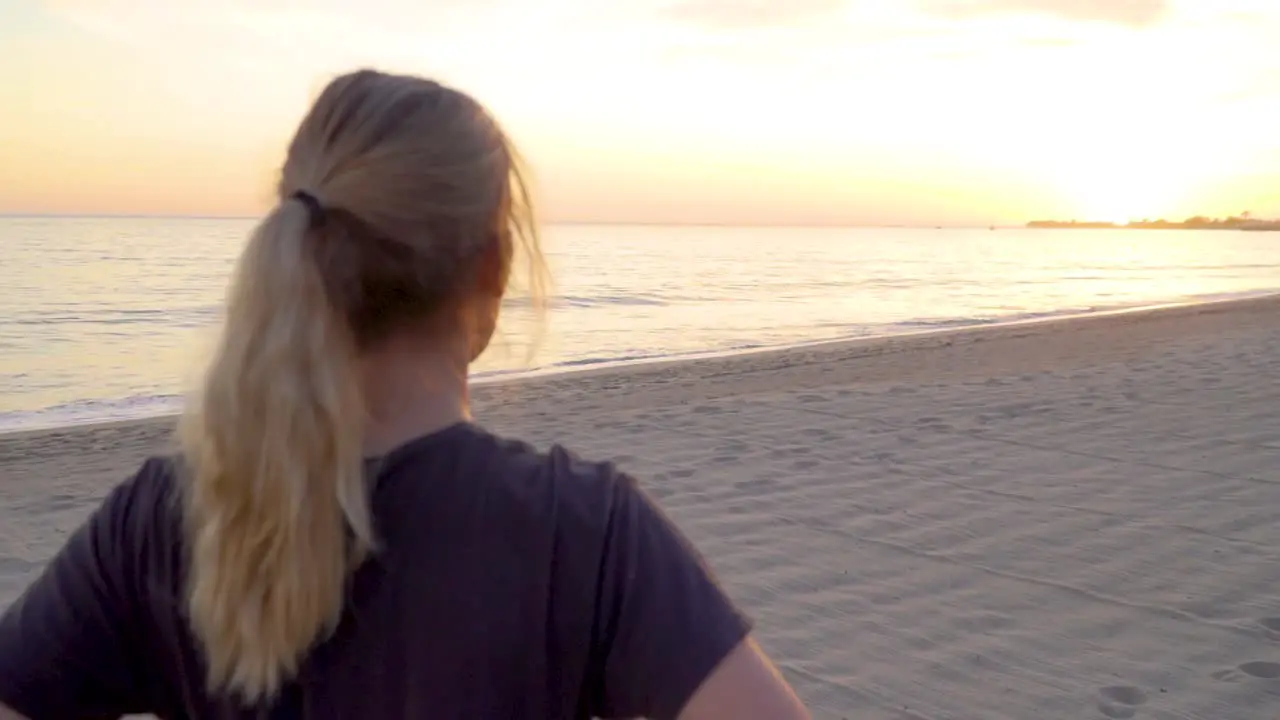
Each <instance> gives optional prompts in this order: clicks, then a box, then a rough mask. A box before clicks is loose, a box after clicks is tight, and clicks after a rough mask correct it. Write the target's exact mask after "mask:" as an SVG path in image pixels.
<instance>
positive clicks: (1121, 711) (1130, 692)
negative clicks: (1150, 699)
mask: <svg viewBox="0 0 1280 720" xmlns="http://www.w3.org/2000/svg"><path fill="white" fill-rule="evenodd" d="M1146 702H1147V694H1146V693H1145V692H1143V691H1142V690H1140V689H1138V688H1136V687H1133V686H1132V685H1113V686H1111V687H1104V688H1102V689H1101V690H1099V691H1098V710H1100V711H1101V712H1102V714H1103V715H1106V716H1107V717H1109V718H1115V719H1116V720H1126V718H1131V717H1133V716H1134V715H1136V714H1137V712H1138V708H1139V707H1141V706H1142V705H1145V704H1146Z"/></svg>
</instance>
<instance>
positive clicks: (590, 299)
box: [502, 295, 670, 309]
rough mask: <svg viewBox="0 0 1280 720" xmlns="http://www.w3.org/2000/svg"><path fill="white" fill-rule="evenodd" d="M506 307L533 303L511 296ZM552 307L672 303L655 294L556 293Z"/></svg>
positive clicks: (632, 305)
mask: <svg viewBox="0 0 1280 720" xmlns="http://www.w3.org/2000/svg"><path fill="white" fill-rule="evenodd" d="M502 304H503V305H504V306H505V307H506V308H509V309H510V308H528V307H530V306H531V305H532V303H531V302H530V300H529V298H526V297H519V296H514V297H509V298H507V299H505V300H503V301H502ZM548 304H549V305H550V306H551V307H552V308H578V309H583V308H595V307H642V306H648V307H664V306H666V305H669V304H670V301H669V300H668V299H667V298H663V297H658V296H655V295H556V296H554V297H551V298H548Z"/></svg>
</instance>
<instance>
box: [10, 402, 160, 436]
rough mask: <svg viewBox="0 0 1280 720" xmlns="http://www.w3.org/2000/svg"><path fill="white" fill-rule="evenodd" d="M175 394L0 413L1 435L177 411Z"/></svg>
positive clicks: (131, 418) (133, 418) (66, 404)
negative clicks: (2, 433)
mask: <svg viewBox="0 0 1280 720" xmlns="http://www.w3.org/2000/svg"><path fill="white" fill-rule="evenodd" d="M181 408H182V398H181V396H178V395H137V396H133V397H127V398H117V399H111V400H75V401H72V402H68V403H62V404H59V405H54V406H52V407H47V408H42V409H40V410H12V411H9V412H0V432H15V431H19V430H42V429H48V428H57V427H64V426H68V425H86V424H90V423H99V422H111V421H113V420H137V419H140V418H148V417H157V416H161V415H169V414H172V413H176V412H178V411H179V410H180V409H181Z"/></svg>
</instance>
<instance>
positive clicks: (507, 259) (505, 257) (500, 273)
mask: <svg viewBox="0 0 1280 720" xmlns="http://www.w3.org/2000/svg"><path fill="white" fill-rule="evenodd" d="M510 276H511V242H510V241H509V240H507V241H504V240H503V239H502V238H500V237H494V238H493V239H492V240H491V241H490V242H488V243H485V249H484V252H483V253H481V255H480V261H479V262H478V263H476V286H475V287H476V290H477V292H479V293H480V294H481V295H483V296H485V297H490V298H500V297H502V296H503V295H504V294H505V293H506V291H507V281H508V280H509V279H510Z"/></svg>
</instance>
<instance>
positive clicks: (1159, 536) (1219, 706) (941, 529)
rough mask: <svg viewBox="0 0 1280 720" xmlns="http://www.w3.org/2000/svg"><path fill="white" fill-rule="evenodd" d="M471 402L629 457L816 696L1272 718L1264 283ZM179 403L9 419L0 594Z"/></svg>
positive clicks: (1277, 395) (160, 438) (1016, 712)
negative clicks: (59, 421)
mask: <svg viewBox="0 0 1280 720" xmlns="http://www.w3.org/2000/svg"><path fill="white" fill-rule="evenodd" d="M474 395H475V398H474V401H475V402H474V405H475V414H476V417H477V419H478V420H479V421H481V422H482V423H484V424H486V425H488V426H489V427H490V428H492V429H494V430H495V431H498V432H502V433H507V434H511V435H515V436H520V437H523V438H525V439H528V440H530V441H532V442H534V443H535V444H538V445H544V446H545V445H546V444H548V443H550V442H552V441H558V442H563V443H565V444H566V445H568V446H570V447H572V448H574V449H575V450H577V451H578V452H580V453H581V454H584V455H587V456H592V457H596V458H601V459H609V458H611V459H614V460H616V461H617V462H618V463H619V464H620V466H621V467H622V468H623V469H625V470H627V471H629V472H631V473H632V474H634V475H636V476H637V477H639V478H641V480H642V482H643V483H644V484H645V485H646V486H647V487H648V488H649V489H650V491H651V492H652V493H653V494H654V495H655V496H656V497H658V498H659V499H660V500H661V502H662V503H663V504H664V506H665V507H666V508H667V510H668V511H669V512H670V514H671V515H672V516H673V517H674V518H675V519H676V520H677V521H678V522H679V523H680V524H681V526H682V527H683V528H684V529H685V530H686V531H687V533H688V534H689V535H690V536H691V537H692V538H693V539H694V541H695V542H696V543H697V544H698V546H699V547H700V548H701V549H702V550H703V552H704V553H705V554H706V556H707V558H708V561H709V562H710V564H711V566H712V567H713V568H714V570H715V571H716V573H717V574H718V575H719V576H720V578H721V579H722V580H723V581H724V583H725V584H726V586H727V587H728V589H729V591H730V592H731V594H732V595H733V596H734V598H735V599H736V600H737V601H738V602H739V603H740V604H741V605H742V606H743V607H744V609H746V610H747V611H748V612H749V613H750V614H751V615H752V616H753V617H754V618H755V620H756V622H757V630H758V637H759V638H760V640H761V642H762V644H763V645H764V646H765V647H766V649H767V650H768V651H769V652H770V654H771V655H772V656H773V657H774V658H775V659H776V660H777V661H778V662H779V664H780V665H781V666H782V668H783V670H784V672H785V674H786V676H787V678H788V679H789V680H790V681H791V682H792V683H793V685H794V686H795V688H796V689H797V691H798V692H799V693H800V695H801V696H802V697H803V698H804V700H805V701H806V702H807V703H808V704H809V705H810V707H811V708H812V710H813V712H814V715H815V716H816V717H822V718H858V719H860V720H866V719H872V720H924V719H929V720H940V719H942V718H963V719H970V718H972V719H974V720H986V719H994V718H1017V719H1032V718H1037V719H1046V720H1048V719H1057V718H1063V719H1066V718H1073V719H1075V718H1130V717H1135V718H1153V719H1155V718H1167V719H1169V720H1172V719H1174V718H1178V719H1180V720H1186V719H1189V718H1203V719H1205V720H1232V719H1237V718H1238V719H1240V720H1269V719H1270V718H1276V717H1280V299H1276V298H1266V299H1253V300H1242V301H1232V302H1224V303H1215V304H1208V305H1198V306H1184V307H1173V308H1165V309H1160V310H1152V311H1142V312H1133V313H1123V314H1114V315H1108V316H1091V317H1084V318H1075V319H1067V320H1055V321H1048V322H1038V323H1028V324H1021V325H1013V326H997V327H989V328H980V329H966V330H956V331H951V332H944V333H934V334H929V335H921V336H912V337H897V338H888V339H876V340H867V341H855V342H846V343H838V344H827V345H817V346H810V347H805V348H795V349H789V350H780V351H770V352H762V353H756V354H750V355H739V356H727V357H720V358H711V359H702V360H692V361H682V362H672V363H662V364H653V365H647V366H637V367H630V368H626V369H614V370H598V371H590V372H579V373H573V374H567V375H557V376H548V377H544V378H536V379H531V380H524V381H519V382H510V383H503V384H492V385H482V386H479V387H477V388H476V390H475V393H474ZM171 423H172V421H171V419H165V420H153V421H144V422H128V423H116V424H110V425H98V426H86V427H75V428H65V429H61V430H54V431H37V432H28V433H18V434H10V435H4V436H0V607H3V606H5V605H7V604H8V603H9V602H10V601H11V600H12V599H13V598H14V597H15V596H16V595H17V594H18V593H19V592H20V591H21V589H22V588H23V587H24V585H25V584H26V583H27V582H28V581H29V579H30V577H31V576H32V574H33V573H35V572H37V571H38V570H39V568H40V566H41V564H42V563H43V562H44V561H45V560H46V559H47V558H48V557H49V555H50V554H51V553H52V552H54V551H55V550H56V548H57V546H58V545H59V543H60V542H61V541H62V539H63V538H64V537H65V535H66V533H67V532H68V531H69V530H70V529H71V528H73V527H74V526H75V525H76V524H77V523H78V522H79V521H80V520H82V519H83V517H84V516H85V515H86V514H87V513H88V512H89V511H90V510H91V509H92V507H93V506H94V505H95V503H96V502H97V501H98V499H99V498H101V497H102V496H103V494H104V493H105V492H106V491H107V490H108V488H109V487H110V486H111V485H112V484H113V483H115V482H117V481H119V480H120V479H122V478H124V477H125V476H126V475H127V474H128V473H129V472H131V471H132V470H133V469H134V468H135V467H136V466H137V465H138V463H139V462H140V461H141V460H142V458H143V457H144V456H145V455H146V454H149V453H154V452H158V451H162V450H164V449H165V448H166V447H167V445H168V434H169V431H170V427H171Z"/></svg>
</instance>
